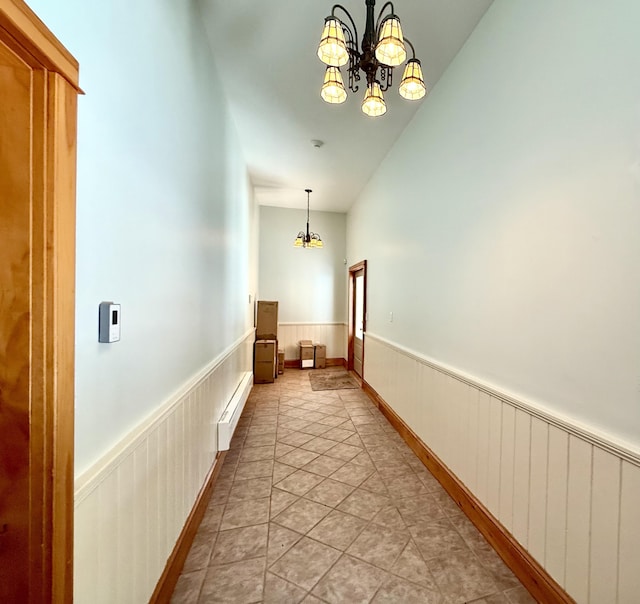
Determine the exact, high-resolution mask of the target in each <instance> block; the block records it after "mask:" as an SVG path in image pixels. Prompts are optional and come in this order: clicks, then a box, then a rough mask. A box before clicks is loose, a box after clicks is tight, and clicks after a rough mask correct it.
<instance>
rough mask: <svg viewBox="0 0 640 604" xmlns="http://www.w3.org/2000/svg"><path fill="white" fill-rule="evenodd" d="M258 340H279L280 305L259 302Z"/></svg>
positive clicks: (257, 314)
mask: <svg viewBox="0 0 640 604" xmlns="http://www.w3.org/2000/svg"><path fill="white" fill-rule="evenodd" d="M256 339H257V340H277V339H278V303H277V302H269V301H264V300H259V301H258V305H257V312H256Z"/></svg>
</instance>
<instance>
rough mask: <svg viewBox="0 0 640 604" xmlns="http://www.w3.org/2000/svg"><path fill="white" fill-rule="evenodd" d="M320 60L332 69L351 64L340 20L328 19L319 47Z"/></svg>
mask: <svg viewBox="0 0 640 604" xmlns="http://www.w3.org/2000/svg"><path fill="white" fill-rule="evenodd" d="M318 58H319V59H320V60H321V61H322V62H323V63H326V64H327V65H330V66H332V67H341V66H342V65H346V64H347V63H348V62H349V52H348V51H347V43H346V42H345V39H344V32H343V31H342V24H341V23H340V21H339V20H338V19H333V18H331V17H327V18H326V19H325V22H324V29H323V30H322V37H321V38H320V44H319V45H318Z"/></svg>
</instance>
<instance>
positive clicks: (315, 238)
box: [293, 189, 324, 247]
mask: <svg viewBox="0 0 640 604" xmlns="http://www.w3.org/2000/svg"><path fill="white" fill-rule="evenodd" d="M305 191H306V193H307V232H306V233H305V232H304V231H300V232H299V233H298V236H297V237H296V240H295V241H294V242H293V245H294V247H324V244H323V243H322V239H320V235H318V233H311V232H309V193H311V189H305Z"/></svg>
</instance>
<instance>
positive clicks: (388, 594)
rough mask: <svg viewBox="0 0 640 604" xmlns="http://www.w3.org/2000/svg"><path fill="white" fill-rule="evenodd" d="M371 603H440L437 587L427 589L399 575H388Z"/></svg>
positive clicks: (440, 596)
mask: <svg viewBox="0 0 640 604" xmlns="http://www.w3.org/2000/svg"><path fill="white" fill-rule="evenodd" d="M371 602H372V604H399V603H400V602H401V603H402V604H442V603H443V602H444V596H443V595H442V593H440V590H439V589H437V588H436V589H435V590H433V589H427V588H426V587H420V586H419V585H416V584H415V583H410V582H409V581H406V580H404V579H401V578H399V577H394V576H391V577H389V578H388V579H387V580H386V581H385V582H384V584H383V585H382V587H381V588H380V589H379V590H378V592H377V593H376V595H375V597H374V598H373V600H372V601H371Z"/></svg>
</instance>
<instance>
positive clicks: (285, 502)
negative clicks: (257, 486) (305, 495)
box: [269, 487, 299, 518]
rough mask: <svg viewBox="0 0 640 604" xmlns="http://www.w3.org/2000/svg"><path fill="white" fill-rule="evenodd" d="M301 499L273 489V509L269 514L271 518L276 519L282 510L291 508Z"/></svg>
mask: <svg viewBox="0 0 640 604" xmlns="http://www.w3.org/2000/svg"><path fill="white" fill-rule="evenodd" d="M298 499H299V497H298V496H297V495H294V494H293V493H288V492H287V491H281V490H280V489H277V488H275V487H274V488H273V489H271V508H270V512H269V517H270V518H274V517H275V516H277V515H278V514H279V513H280V512H282V510H284V509H286V508H287V507H289V506H290V505H291V504H292V503H294V502H295V501H298Z"/></svg>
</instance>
